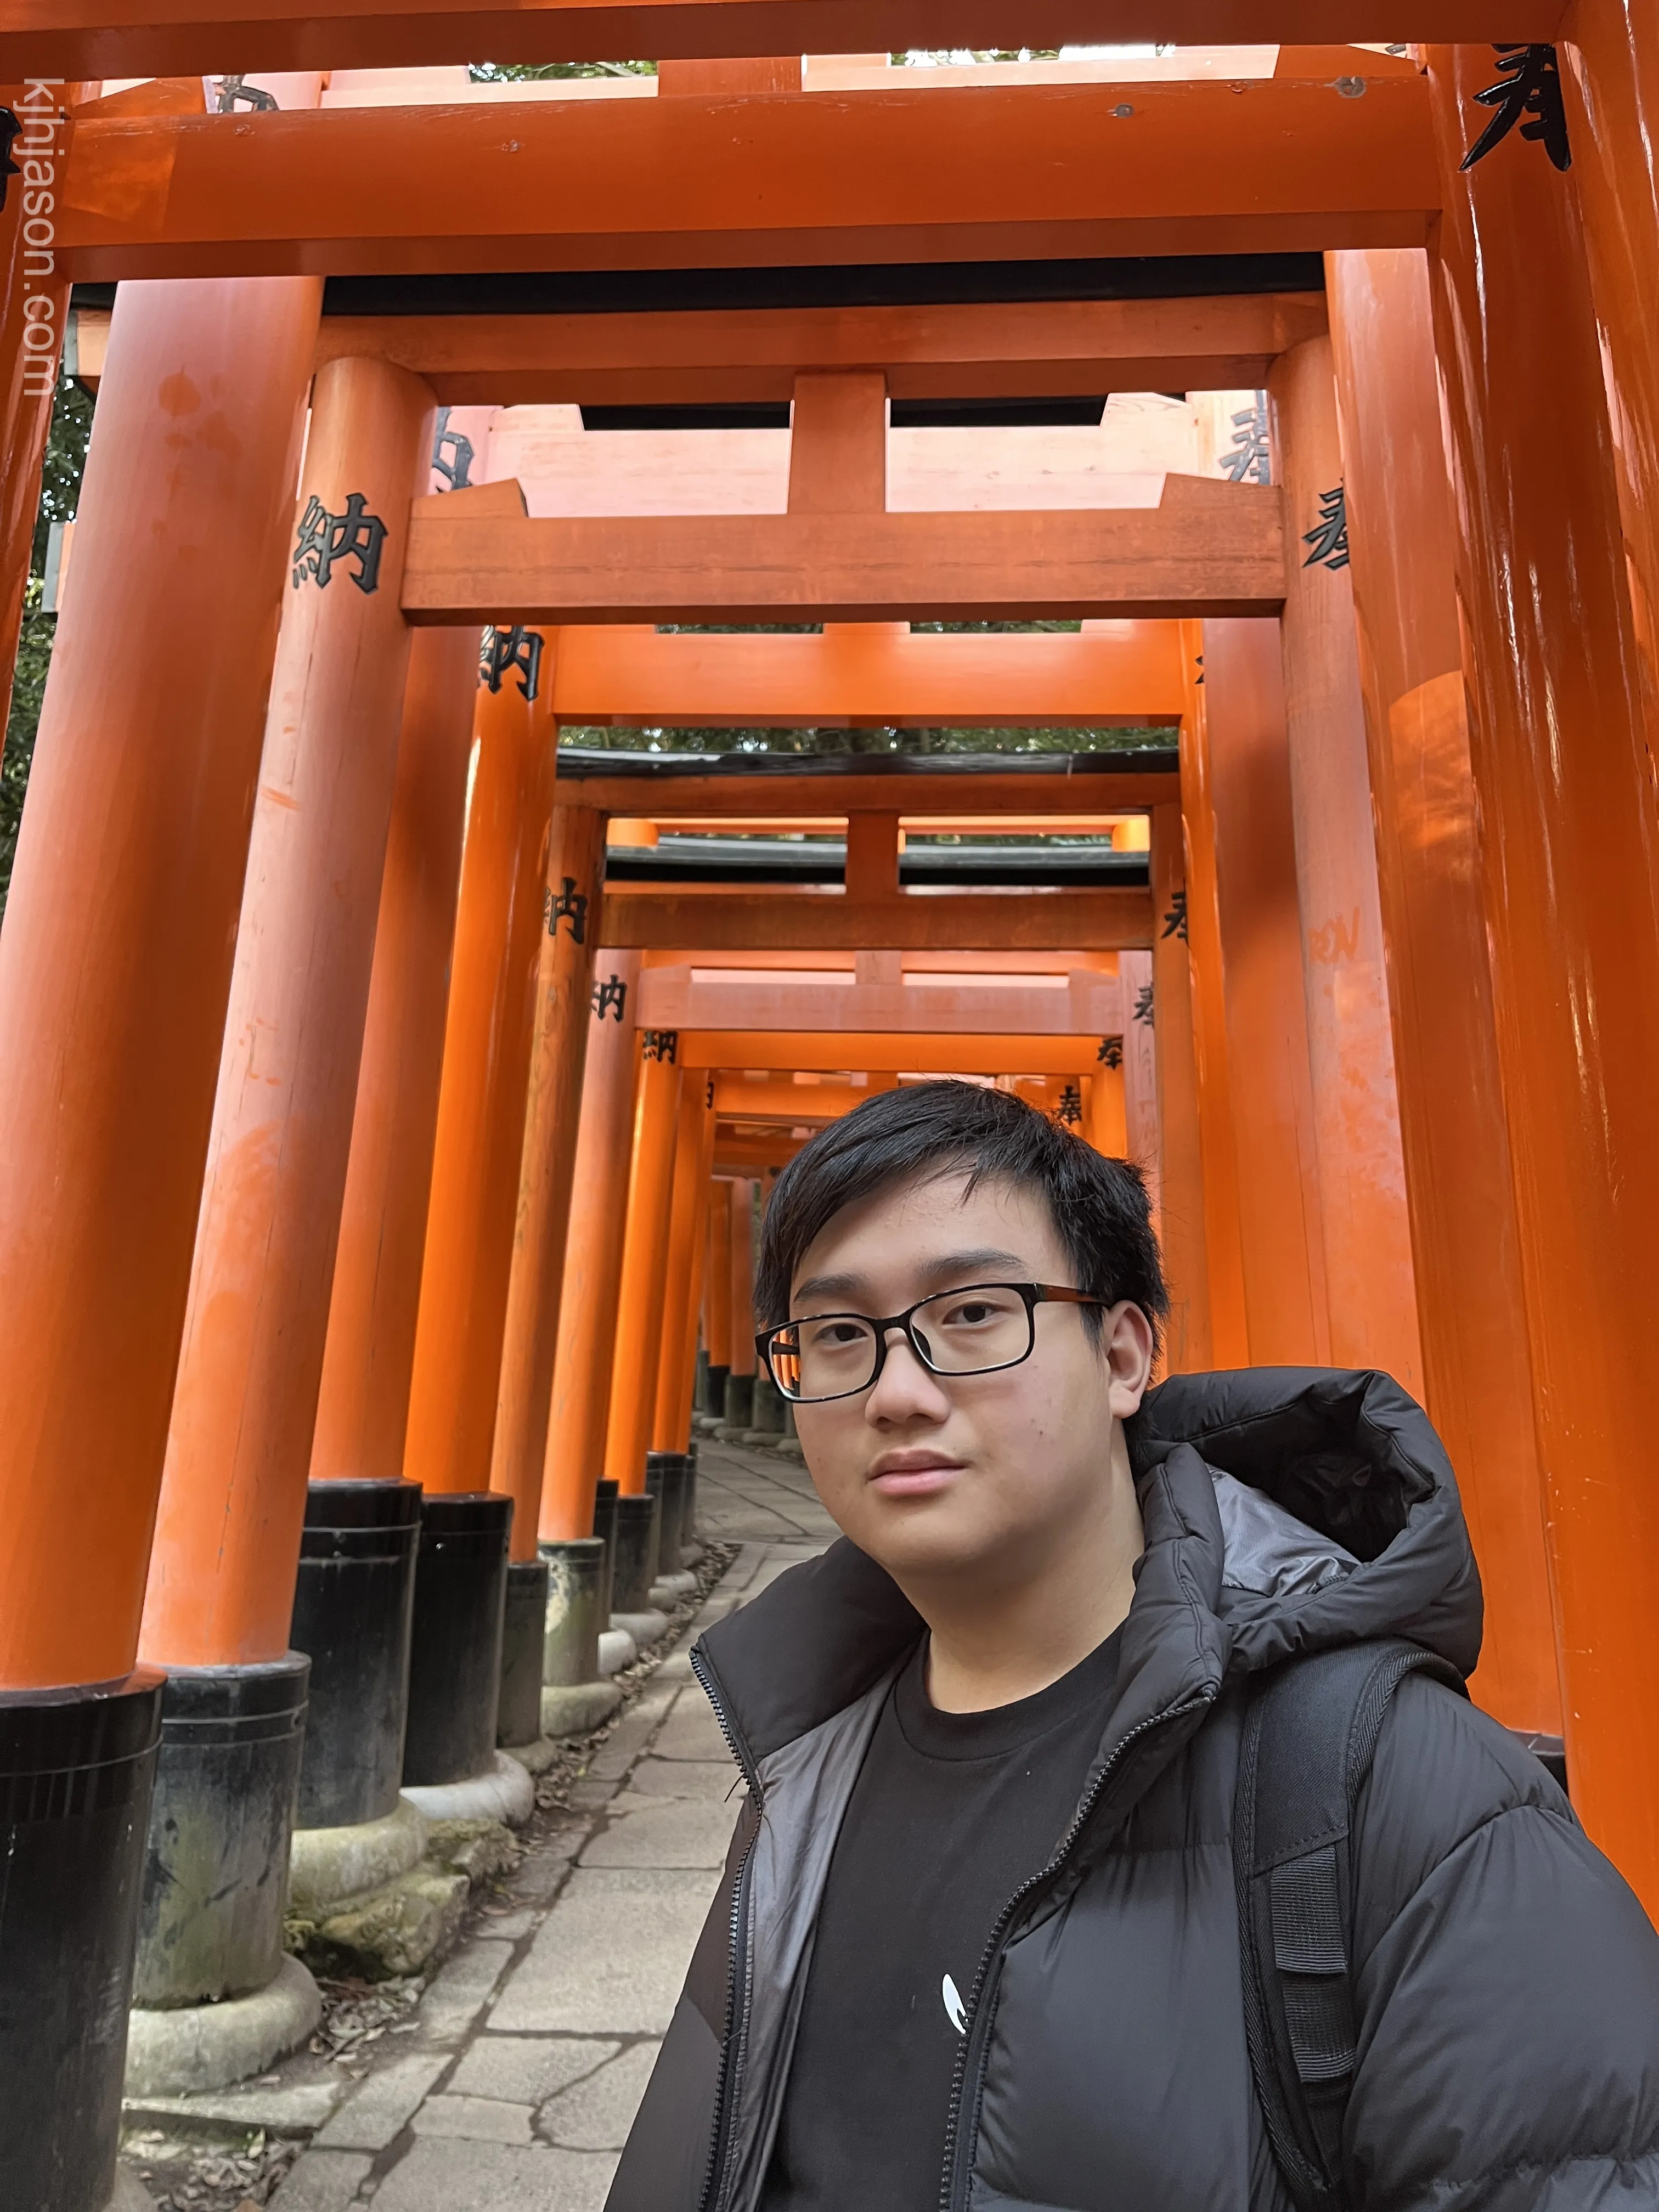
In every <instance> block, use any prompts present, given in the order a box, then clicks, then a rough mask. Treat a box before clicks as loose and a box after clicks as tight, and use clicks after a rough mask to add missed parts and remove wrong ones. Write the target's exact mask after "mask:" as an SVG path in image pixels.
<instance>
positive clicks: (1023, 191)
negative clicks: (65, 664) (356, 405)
mask: <svg viewBox="0 0 1659 2212" xmlns="http://www.w3.org/2000/svg"><path fill="white" fill-rule="evenodd" d="M54 4H55V0H54ZM895 74H896V75H897V74H902V72H895ZM993 152H994V158H989V157H988V156H990V155H992V154H993ZM1439 197H1440V195H1439V185H1438V181H1437V171H1436V167H1435V155H1434V148H1433V144H1432V140H1431V133H1430V129H1429V117H1428V106H1427V96H1426V92H1425V86H1424V83H1423V81H1422V80H1421V79H1420V78H1419V77H1417V76H1401V77H1389V76H1383V77H1378V78H1377V79H1376V81H1375V82H1369V83H1368V87H1367V89H1366V91H1365V93H1364V97H1363V98H1358V99H1353V98H1346V97H1344V95H1343V94H1342V93H1341V92H1340V91H1339V90H1338V89H1336V88H1335V84H1334V82H1333V83H1329V84H1324V83H1319V82H1301V81H1280V80H1267V81H1265V82H1264V81H1257V82H1253V83H1246V84H1241V85H1237V86H1229V85H1226V84H1212V83H1182V84H1140V83H1133V84H1127V85H1123V84H1118V85H1112V84H1092V83H1091V84H1078V85H1073V84H1061V85H1015V86H1009V87H1006V88H1004V87H983V88H969V89H965V90H962V91H956V92H951V93H946V94H929V93H927V92H926V91H916V90H915V89H908V88H899V89H896V90H882V91H877V92H867V93H866V92H860V93H847V94H834V95H831V94H812V93H778V94H756V95H752V96H747V97H744V98H742V99H737V100H732V99H724V100H721V99H699V98H694V97H691V96H690V95H688V96H685V97H682V98H678V99H673V100H617V101H609V102H607V101H592V100H590V101H586V102H583V101H580V100H550V101H541V102H531V101H526V102H524V103H523V104H522V105H521V106H520V107H518V108H515V109H509V110H503V109H502V108H501V106H495V105H489V106H485V105H480V104H477V103H464V104H461V105H458V106H452V107H422V108H417V109H416V108H396V107H363V108H346V107H337V108H322V109H317V110H313V111H309V112H302V111H299V110H293V111H277V112H270V113H259V114H255V115H252V116H248V115H243V114H236V115H210V116H199V117H190V116H182V117H171V118H162V119H159V120H155V121H131V120H119V119H118V120H88V121H86V122H84V123H82V125H80V126H79V127H78V128H77V129H76V131H75V134H74V137H73V142H72V144H71V147H70V155H69V159H68V163H67V168H66V173H65V174H64V181H63V185H62V189H61V193H60V200H59V213H58V241H57V250H58V254H59V256H60V262H59V265H60V267H62V268H64V269H66V270H68V272H69V273H70V275H72V276H75V277H76V278H83V279H109V278H112V277H114V278H120V277H131V276H237V275H243V276H258V275H269V276H277V275H285V274H295V273H301V272H306V271H311V272H315V271H322V272H325V273H335V272H349V271H356V272H369V271H380V272H395V271H399V270H487V269H496V270H503V269H536V270H556V269H626V268H647V267H672V268H683V267H715V268H732V267H738V266H748V267H755V266H769V265H775V264H779V263H788V264H799V263H802V262H808V263H818V264H833V263H847V262H881V261H890V262H915V261H931V260H966V259H974V258H997V259H1009V258H1022V257H1039V258H1040V257H1054V256H1067V255H1124V254H1129V255H1133V254H1171V253H1182V254H1186V253H1241V252H1309V251H1313V250H1316V249H1323V248H1327V247H1339V246H1355V247H1358V246H1421V245H1423V244H1425V242H1426V241H1427V239H1428V237H1429V234H1430V229H1431V223H1432V221H1433V218H1434V216H1435V214H1436V212H1437V209H1438V204H1439Z"/></svg>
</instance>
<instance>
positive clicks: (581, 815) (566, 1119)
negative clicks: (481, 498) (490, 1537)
mask: <svg viewBox="0 0 1659 2212" xmlns="http://www.w3.org/2000/svg"><path fill="white" fill-rule="evenodd" d="M604 878H605V816H604V815H603V814H601V813H599V811H597V810H596V809H595V808H593V807H591V806H556V807H555V808H554V810H553V830H552V837H551V841H550V854H549V860H548V869H547V881H548V890H549V900H548V908H547V926H546V927H545V929H544V933H543V936H542V947H541V967H540V972H539V974H538V977H537V982H536V1000H537V1003H536V1043H535V1052H534V1055H533V1057H532V1061H531V1067H530V1091H529V1098H528V1103H527V1104H526V1110H525V1129H524V1158H523V1163H522V1166H521V1169H520V1182H519V1218H518V1225H517V1228H516V1230H515V1231H514V1236H513V1271H512V1276H511V1279H510V1281H509V1284H508V1288H507V1325H506V1330H505V1334H504V1338H503V1342H502V1347H501V1384H500V1393H499V1399H498V1403H497V1406H496V1412H495V1449H494V1454H493V1457H492V1460H491V1465H490V1474H489V1486H490V1488H491V1489H492V1490H504V1491H506V1492H507V1493H508V1494H509V1495H510V1496H511V1498H513V1558H514V1559H520V1560H526V1559H534V1558H535V1556H536V1540H537V1530H538V1523H539V1521H540V1517H541V1497H542V1470H543V1466H544V1462H545V1460H546V1457H547V1429H548V1416H549V1413H550V1410H551V1392H552V1389H553V1363H554V1358H555V1355H556V1352H557V1349H558V1341H559V1303H560V1298H561V1297H562V1291H563V1285H564V1259H565V1243H566V1236H567V1232H568V1229H569V1225H570V1200H571V1192H572V1188H573V1187H574V1181H575V1174H576V1145H577V1139H578V1135H579V1132H580V1122H581V1101H582V1076H583V1073H584V1071H585V1068H586V1061H587V1046H588V1039H589V1036H590V1035H591V1033H592V1026H593V951H594V946H593V937H594V933H595V931H596V929H597V927H598V921H599V891H600V886H601V884H602V883H603V881H604Z"/></svg>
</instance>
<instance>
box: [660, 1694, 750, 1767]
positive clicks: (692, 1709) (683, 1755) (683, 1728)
mask: <svg viewBox="0 0 1659 2212" xmlns="http://www.w3.org/2000/svg"><path fill="white" fill-rule="evenodd" d="M651 1753H652V1756H653V1758H654V1759H700V1760H702V1762H703V1763H704V1764H705V1765H714V1764H716V1763H717V1762H718V1761H720V1760H721V1759H724V1760H725V1762H726V1765H727V1766H728V1767H732V1765H733V1762H732V1753H731V1751H730V1749H729V1747H727V1744H726V1738H725V1737H724V1736H723V1735H721V1734H720V1723H719V1722H718V1721H717V1720H716V1719H715V1718H714V1708H713V1707H712V1706H711V1705H710V1704H709V1702H708V1699H707V1698H706V1697H704V1695H703V1693H702V1691H701V1690H700V1689H698V1688H697V1687H696V1686H695V1685H694V1686H692V1687H691V1688H690V1689H689V1690H683V1691H682V1692H680V1696H679V1699H678V1703H677V1704H676V1705H675V1707H674V1710H673V1711H672V1712H671V1713H670V1715H669V1716H668V1718H667V1719H666V1720H665V1722H664V1723H663V1724H662V1727H661V1728H660V1729H659V1730H658V1731H657V1734H656V1736H655V1737H654V1739H653V1741H652V1745H651ZM733 1771H735V1768H734V1767H733Z"/></svg>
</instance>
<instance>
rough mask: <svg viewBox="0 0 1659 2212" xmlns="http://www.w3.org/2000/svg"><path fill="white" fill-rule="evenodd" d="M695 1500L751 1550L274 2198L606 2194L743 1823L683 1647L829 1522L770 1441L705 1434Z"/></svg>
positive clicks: (554, 2199) (586, 2199)
mask: <svg viewBox="0 0 1659 2212" xmlns="http://www.w3.org/2000/svg"><path fill="white" fill-rule="evenodd" d="M699 1502H700V1514H699V1518H700V1521H701V1522H702V1530H703V1533H704V1534H705V1535H707V1536H708V1537H710V1538H712V1539H715V1540H719V1541H728V1542H729V1541H739V1540H743V1548H742V1550H741V1551H740V1553H738V1558H737V1559H736V1560H735V1561H734V1562H733V1564H732V1567H731V1568H730V1569H729V1570H728V1571H727V1573H726V1576H725V1577H724V1578H723V1579H722V1580H721V1581H720V1583H718V1584H717V1585H716V1586H715V1588H714V1590H713V1591H712V1592H711V1593H710V1595H709V1598H708V1601H707V1602H706V1604H705V1605H704V1607H703V1609H702V1613H700V1614H699V1616H698V1618H697V1620H696V1621H694V1622H693V1624H692V1626H691V1627H690V1629H689V1630H688V1631H687V1632H686V1633H685V1635H684V1638H682V1640H681V1644H680V1645H679V1646H678V1648H677V1649H676V1650H674V1651H673V1652H672V1653H671V1656H669V1657H668V1658H667V1659H666V1660H665V1662H664V1663H663V1665H662V1666H661V1667H660V1668H659V1669H658V1671H657V1673H656V1674H654V1675H653V1677H652V1679H651V1680H650V1681H649V1683H648V1684H647V1686H646V1688H645V1690H644V1691H643V1692H641V1696H640V1697H639V1699H638V1700H637V1701H636V1702H635V1705H633V1706H632V1707H631V1708H630V1709H629V1711H628V1712H627V1713H626V1714H625V1716H624V1717H623V1720H622V1722H621V1723H619V1725H618V1726H617V1729H616V1730H615V1731H614V1733H613V1734H612V1735H611V1736H610V1738H609V1739H608V1740H607V1741H605V1743H604V1744H603V1745H602V1746H601V1747H600V1748H599V1751H598V1753H596V1754H595V1756H594V1757H593V1759H592V1760H591V1761H590V1763H589V1765H588V1767H587V1770H586V1774H585V1775H584V1777H583V1778H582V1779H581V1780H580V1782H578V1783H577V1784H575V1785H574V1790H573V1792H572V1804H571V1810H570V1815H569V1818H568V1820H565V1821H562V1822H561V1823H560V1824H559V1825H558V1827H557V1829H556V1832H554V1834H553V1835H552V1836H550V1838H547V1839H545V1840H543V1841H540V1842H538V1843H536V1844H533V1845H532V1848H531V1850H530V1852H529V1854H528V1855H527V1857H526V1859H525V1861H524V1863H523V1864H522V1865H521V1866H520V1868H519V1869H517V1871H516V1872H515V1873H514V1875H513V1876H512V1877H511V1880H510V1882H509V1883H508V1885H507V1887H508V1889H509V1893H510V1902H509V1903H508V1905H507V1909H506V1910H505V1911H504V1912H503V1913H501V1915H500V1916H498V1917H495V1919H494V1920H493V1921H491V1922H489V1923H486V1926H487V1928H488V1933H485V1934H480V1935H477V1936H473V1937H471V1939H470V1940H469V1941H467V1942H465V1943H464V1944H463V1946H462V1947H461V1948H460V1949H459V1950H458V1951H457V1952H456V1953H455V1954H454V1955H453V1957H452V1958H451V1959H450V1960H448V1962H447V1964H446V1965H445V1966H443V1967H442V1969H441V1971H440V1972H439V1973H438V1974H437V1976H436V1978H435V1980H434V1981H433V1983H432V1984H431V1986H430V1987H429V1988H428V1990H426V1992H425V1994H424V1995H423V1996H422V1998H421V2000H420V2002H419V2004H418V2005H417V2006H416V2008H415V2010H414V2012H413V2013H412V2014H411V2015H410V2021H409V2023H408V2026H407V2028H406V2029H405V2030H404V2031H401V2032H400V2033H398V2040H397V2042H396V2044H395V2045H391V2048H390V2049H389V2050H388V2049H387V2045H390V2044H391V2039H390V2038H388V2039H387V2041H386V2044H382V2045H377V2046H376V2050H377V2051H386V2052H387V2055H386V2057H385V2058H384V2059H383V2060H380V2062H379V2063H376V2064H375V2065H374V2068H373V2069H372V2070H371V2071H370V2072H368V2074H367V2075H364V2076H363V2078H362V2080H361V2081H358V2082H357V2083H356V2086H355V2087H353V2088H352V2089H351V2090H350V2091H349V2093H348V2094H347V2095H346V2096H345V2097H344V2098H343V2100H339V2101H337V2102H332V2100H330V2101H331V2103H332V2109H331V2111H329V2112H328V2113H327V2116H326V2117H325V2118H324V2117H323V2115H322V2112H321V2110H320V2108H319V2107H313V2112H314V2116H315V2118H318V2119H320V2120H321V2124H320V2125H318V2126H316V2129H315V2132H314V2133H313V2135H312V2136H311V2141H310V2145H309V2148H307V2149H306V2150H305V2152H304V2153H303V2154H301V2158H300V2159H299V2161H298V2163H297V2164H296V2165H295V2166H294V2167H293V2169H292V2171H291V2172H289V2175H288V2177H287V2179H285V2180H284V2181H283V2184H282V2185H281V2187H280V2188H279V2189H278V2190H277V2191H276V2195H275V2196H274V2197H272V2199H271V2205H272V2207H273V2212H346V2208H347V2207H349V2206H352V2205H359V2204H364V2203H368V2202H369V2201H370V2200H371V2199H372V2200H373V2202H374V2206H375V2212H599V2208H600V2207H601V2206H602V2205H603V2204H604V2202H605V2192H606V2191H607V2190H608V2189H609V2187H610V2185H611V2176H612V2174H613V2173H614V2172H615V2171H616V2166H617V2154H618V2153H619V2152H620V2150H621V2148H622V2145H623V2140H624V2138H625V2136H626V2135H627V2132H628V2128H629V2122H630V2121H631V2119H632V2118H633V2115H634V2112H635V2108H636V2106H637V2105H638V2103H639V2100H640V2097H641V2094H642V2093H643V2091H644V2087H645V2082H646V2077H647V2075H648V2073H649V2072H650V2069H651V2064H652V2062H653V2058H654V2057H655V2056H656V2051H657V2046H658V2042H659V2039H660V2037H661V2035H662V2033H663V2031H664V2030H665V2027H667V2025H668V2021H669V2016H670V2015H671V2012H672V2011H673V2008H674V2003H675V2000H676V1998H677V1997H678V1994H679V1988H680V1984H681V1982H682V1980H683V1979H684V1973H685V1969H686V1966H687V1963H688V1961H689V1960H690V1954H691V1948H692V1946H693V1943H694V1942H695V1941H696V1936H697V1932H698V1930H699V1929H700V1928H701V1927H702V1922H703V1917H704V1916H705V1914H706V1913H707V1911H708V1905H709V1903H710V1900H711V1899H713V1896H714V1891H715V1887H716V1886H717V1884H718V1881H719V1875H720V1867H721V1865H722V1863H724V1860H725V1857H726V1844H727V1842H728V1840H729V1838H730V1836H731V1832H732V1824H733V1822H734V1820H736V1817H737V1796H738V1789H739V1787H740V1785H739V1784H738V1781H737V1778H736V1771H735V1769H734V1768H733V1766H732V1761H731V1758H730V1756H729V1754H728V1753H727V1752H726V1746H725V1743H724V1741H722V1739H721V1736H720V1729H719V1728H718V1726H717V1724H716V1723H715V1721H714V1715H713V1713H712V1712H711V1711H709V1708H708V1701H707V1699H705V1698H704V1696H703V1694H702V1691H701V1690H700V1689H699V1688H698V1687H697V1685H696V1681H695V1680H694V1679H693V1677H692V1674H691V1670H690V1661H689V1657H688V1653H689V1650H690V1645H691V1644H692V1643H693V1642H694V1641H695V1640H696V1636H697V1635H698V1634H699V1633H701V1631H702V1628H703V1627H704V1626H707V1625H708V1622H709V1621H711V1620H715V1619H718V1618H720V1616H722V1615H723V1614H725V1613H727V1612H729V1611H730V1610H731V1609H732V1607H734V1606H736V1605H740V1604H744V1603H746V1602H747V1601H749V1600H750V1598H752V1597H753V1596H755V1595H757V1593H758V1592H759V1591H760V1590H762V1589H764V1588H765V1587H766V1586H767V1584H768V1583H769V1582H771V1581H772V1580H773V1578H774V1577H775V1576H777V1575H779V1574H781V1573H782V1572H783V1571H784V1570H785V1569H786V1568H787V1567H788V1566H790V1565H793V1564H795V1563H796V1562H797V1561H799V1560H800V1559H805V1558H809V1557H811V1554H812V1553H815V1552H817V1551H819V1550H821V1549H822V1548H823V1545H824V1544H825V1543H826V1542H827V1541H829V1538H830V1537H831V1536H832V1535H833V1534H834V1530H833V1528H832V1527H831V1526H830V1524H829V1522H828V1520H827V1518H826V1516H824V1514H823V1510H822V1508H821V1507H820V1506H819V1505H818V1504H817V1500H816V1498H814V1497H813V1495H812V1492H811V1485H810V1483H809V1482H808V1480H807V1478H806V1475H805V1471H804V1469H802V1468H799V1467H798V1466H795V1465H793V1464H792V1463H791V1462H788V1461H787V1460H786V1459H783V1458H781V1457H775V1456H774V1455H771V1454H769V1453H766V1452H764V1451H761V1450H752V1451H751V1450H745V1449H742V1448H734V1447H730V1446H724V1445H720V1444H706V1445H705V1446H704V1447H703V1451H702V1472H701V1479H700V1501H699ZM276 2086H277V2085H276V2084H275V2083H273V2084H272V2085H271V2086H270V2088H269V2089H267V2091H266V2093H265V2094H266V2100H267V2102H268V2103H269V2104H270V2105H271V2106H273V2108H274V2106H275V2105H276V2097H275V2096H274V2095H273V2094H272V2092H273V2091H274V2090H275V2089H276ZM294 2093H296V2094H297V2093H298V2092H297V2091H296V2092H294ZM244 2094H246V2093H244ZM249 2102H250V2105H251V2104H252V2098H251V2097H250V2099H249ZM273 2118H275V2112H274V2109H273Z"/></svg>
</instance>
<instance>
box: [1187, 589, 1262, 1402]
mask: <svg viewBox="0 0 1659 2212" xmlns="http://www.w3.org/2000/svg"><path fill="white" fill-rule="evenodd" d="M1181 645H1182V672H1183V675H1184V678H1185V690H1186V704H1185V709H1184V711H1183V713H1182V718H1181V827H1182V849H1183V852H1184V854H1185V858H1186V870H1187V878H1186V880H1187V938H1188V945H1187V951H1188V973H1189V977H1190V989H1191V1006H1192V1021H1193V1063H1194V1078H1195V1081H1196V1085H1197V1091H1198V1136H1199V1152H1200V1159H1201V1161H1202V1165H1203V1177H1204V1255H1205V1261H1206V1267H1207V1271H1208V1276H1209V1291H1210V1357H1211V1358H1212V1361H1213V1362H1214V1364H1216V1366H1218V1367H1243V1366H1246V1365H1248V1364H1249V1357H1250V1338H1249V1319H1248V1315H1247V1310H1246V1307H1245V1301H1244V1255H1243V1245H1242V1243H1241V1242H1240V1238H1239V1216H1238V1156H1237V1146H1236V1144H1235V1141H1234V1130H1233V1103H1232V1080H1231V1073H1230V1070H1229V1066H1228V1058H1227V1000H1226V990H1225V982H1224V980H1223V961H1222V955H1221V911H1220V907H1219V905H1218V894H1217V890H1216V862H1215V805H1214V797H1213V793H1212V790H1211V781H1212V778H1211V770H1210V739H1209V723H1208V720H1207V716H1206V708H1205V700H1206V696H1207V695H1206V690H1205V685H1204V626H1203V624H1202V623H1197V622H1186V623H1182V625H1181Z"/></svg>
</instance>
